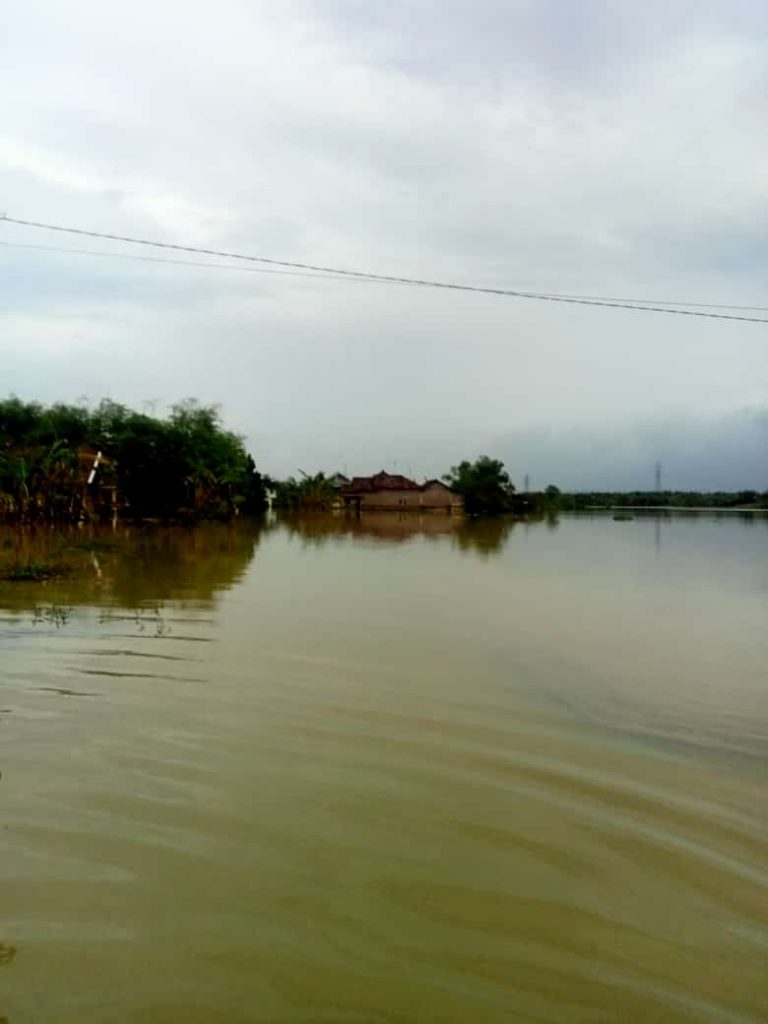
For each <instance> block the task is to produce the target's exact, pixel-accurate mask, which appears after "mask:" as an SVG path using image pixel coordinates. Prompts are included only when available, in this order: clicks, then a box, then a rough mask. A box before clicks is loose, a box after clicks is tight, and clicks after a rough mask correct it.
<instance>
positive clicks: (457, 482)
mask: <svg viewBox="0 0 768 1024" xmlns="http://www.w3.org/2000/svg"><path fill="white" fill-rule="evenodd" d="M443 479H444V480H445V482H446V483H447V484H448V486H449V487H450V488H451V490H452V491H455V492H456V494H459V495H460V496H461V497H462V498H463V499H464V509H465V511H466V512H467V513H468V514H469V515H497V514H499V513H501V512H510V511H512V509H513V499H514V493H515V486H514V484H513V483H512V481H511V480H510V478H509V474H508V473H507V471H506V470H505V468H504V463H503V462H501V461H500V460H499V459H492V458H490V457H489V456H488V455H481V456H480V457H479V458H478V459H476V460H475V462H468V461H466V460H465V461H464V462H460V463H459V464H458V466H452V467H451V471H450V473H446V474H445V476H444V477H443Z"/></svg>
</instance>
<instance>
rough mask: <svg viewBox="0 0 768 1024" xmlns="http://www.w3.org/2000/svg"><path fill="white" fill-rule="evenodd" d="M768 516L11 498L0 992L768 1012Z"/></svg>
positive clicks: (496, 1014)
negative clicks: (47, 513)
mask: <svg viewBox="0 0 768 1024" xmlns="http://www.w3.org/2000/svg"><path fill="white" fill-rule="evenodd" d="M766 550H768V517H765V516H760V515H759V514H755V515H752V516H738V515H730V516H728V517H726V516H722V517H716V516H713V515H708V514H701V515H694V514H689V515H686V516H684V517H678V516H675V515H673V514H667V515H665V516H664V517H663V518H658V517H655V516H651V515H643V514H638V515H637V516H635V518H634V519H632V520H628V521H626V522H620V523H616V522H614V521H613V519H612V517H611V515H610V513H608V514H605V515H595V516H589V517H572V516H561V517H559V518H556V517H554V516H550V517H549V518H547V517H544V518H542V519H540V520H538V521H536V522H526V521H521V520H514V519H508V518H500V519H496V520H489V521H483V520H473V519H464V518H461V517H457V516H447V515H436V514H433V515H427V514H425V515H402V516H401V515H397V514H393V513H381V514H375V513H371V514H366V515H363V516H361V517H359V518H357V517H354V516H348V517H345V516H336V517H333V516H327V517H315V518H299V517H294V518H287V519H283V520H274V521H270V522H269V523H266V524H264V525H258V524H249V523H247V522H245V521H242V522H238V523H235V524H232V525H224V524H213V523H211V524H206V525H203V526H200V527H197V528H195V529H184V528H180V527H162V526H154V527H141V528H139V527H136V526H127V525H119V526H118V527H117V528H116V529H114V530H112V529H104V528H97V527H85V528H83V529H80V530H71V531H62V530H54V529H51V528H37V529H31V528H30V529H26V530H17V531H5V532H0V577H2V578H0V645H1V646H0V659H1V663H2V671H1V672H0V738H2V746H0V772H1V773H2V776H1V777H0V805H1V806H2V821H1V824H2V830H0V844H2V864H3V871H2V881H0V1019H5V1020H7V1021H8V1024H32V1022H35V1024H39V1022H56V1024H75V1022H77V1024H83V1022H93V1024H97V1022H98V1024H110V1022H114V1024H118V1022H122V1021H126V1020H131V1021H145V1022H152V1024H155V1022H163V1024H182V1022H183V1024H196V1022H203V1021H212V1020H226V1021H228V1022H233V1024H239V1022H246V1021H248V1022H250V1021H261V1020H263V1021H342V1020H343V1021H382V1022H383V1021H402V1022H406V1021H414V1020H425V1021H488V1022H506V1021H510V1020H515V1021H516V1020H520V1021H528V1020H531V1021H533V1020H541V1021H555V1022H560V1021H563V1022H565V1021H573V1020H642V1021H645V1020H648V1021H650V1020H654V1021H657V1020H658V1021H665V1022H666V1021H670V1022H675V1021H680V1022H683V1021H692V1020H696V1021H713V1022H720V1021H732V1022H739V1024H741V1022H753V1021H754V1022H757V1021H759V1020H761V1019H763V1015H764V1008H765V1006H766V1004H767V1002H768V986H767V985H766V975H765V953H766V944H767V943H768V913H766V909H765V908H766V906H767V905H768V902H767V901H766V898H765V897H766V892H765V885H766V871H765V865H766V860H767V858H766V854H767V853H768V829H767V828H766V824H765V815H764V813H763V806H764V801H763V794H762V788H763V785H764V778H765V759H766V753H767V752H768V727H767V725H766V723H768V700H767V699H766V689H765V656H766V650H767V649H766V645H765V640H764V630H765V621H766V611H767V610H768V562H767V561H766V557H765V554H766ZM25 566H27V567H46V566H47V567H50V566H62V567H64V569H63V570H62V571H61V572H56V573H45V572H42V570H41V572H40V573H38V574H37V575H35V572H34V571H33V570H32V569H30V571H29V573H28V574H27V576H26V577H24V574H23V572H22V571H21V569H22V568H23V567H25ZM3 1015H5V1016H4V1017H3Z"/></svg>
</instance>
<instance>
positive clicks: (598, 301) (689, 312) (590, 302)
mask: <svg viewBox="0 0 768 1024" xmlns="http://www.w3.org/2000/svg"><path fill="white" fill-rule="evenodd" d="M0 221H6V222H7V223H9V224H18V225H20V226H21V227H29V228H40V229H42V230H44V231H60V232H64V233H65V234H71V235H81V236H85V237H87V238H104V239H108V240H109V241H112V242H127V243H129V244H130V245H146V246H151V247H153V248H157V249H169V250H172V251H174V252H191V253H200V254H202V255H205V256H219V257H223V258H224V259H233V260H244V261H246V262H249V263H264V264H268V265H270V266H274V267H287V268H290V269H292V270H308V271H314V272H316V273H319V274H327V275H334V276H336V277H345V278H355V279H358V280H366V281H382V282H386V283H388V284H408V285H419V286H420V287H423V288H440V289H445V290H449V291H460V292H475V293H480V294H484V295H504V296H508V297H510V298H517V299H535V300H538V301H543V302H563V303H567V304H569V305H577V306H602V307H605V308H609V309H635V310H639V311H640V312H645V313H670V314H675V315H677V316H695V317H706V318H707V319H711V320H740V321H744V322H748V323H760V324H765V323H768V318H765V317H752V316H739V315H736V314H732V313H708V312H705V311H704V310H703V309H680V308H678V307H671V306H664V305H659V304H656V305H643V304H640V303H639V302H624V301H617V300H613V299H608V298H577V297H575V296H568V295H555V294H551V293H546V292H529V291H518V290H513V289H510V288H488V287H482V286H480V285H470V284H456V283H453V282H447V281H432V280H428V279H423V278H414V277H399V276H395V275H392V274H376V273H370V272H368V271H362V270H346V269H341V268H339V267H326V266H322V265H319V264H312V263H300V262H298V261H295V260H278V259H274V258H271V257H267V256H250V255H245V254H243V253H236V252H226V251H222V250H218V249H206V248H203V247H202V246H195V245H176V244H173V243H171V242H156V241H153V240H151V239H147V238H132V237H130V236H127V235H113V234H108V233H107V232H104V231H88V230H86V229H85V228H70V227H63V226H62V225H60V224H46V223H43V222H40V221H32V220H20V219H17V218H16V217H8V216H6V215H5V214H3V215H0Z"/></svg>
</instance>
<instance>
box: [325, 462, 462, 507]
mask: <svg viewBox="0 0 768 1024" xmlns="http://www.w3.org/2000/svg"><path fill="white" fill-rule="evenodd" d="M340 494H341V498H342V500H343V502H344V507H345V508H347V509H352V510H354V511H357V512H362V511H366V510H368V511H373V510H376V511H392V512H409V511H410V512H462V511H463V509H464V502H463V499H462V498H461V497H460V496H459V495H458V494H456V493H455V492H454V491H452V490H451V489H450V487H446V485H445V484H444V483H442V481H440V480H427V482H426V483H423V484H417V483H416V481H415V480H409V479H408V477H407V476H401V475H400V474H399V473H385V472H384V470H382V471H381V472H380V473H376V474H374V476H356V477H354V478H353V479H352V480H350V481H349V482H348V483H346V484H344V485H343V486H342V487H341V488H340Z"/></svg>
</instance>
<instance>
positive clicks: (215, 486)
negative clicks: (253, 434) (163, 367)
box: [0, 397, 266, 523]
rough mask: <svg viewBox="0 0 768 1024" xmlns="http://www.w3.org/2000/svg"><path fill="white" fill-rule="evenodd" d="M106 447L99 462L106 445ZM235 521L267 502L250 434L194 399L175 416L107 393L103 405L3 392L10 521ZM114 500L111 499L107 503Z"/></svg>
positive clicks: (0, 442) (1, 427)
mask: <svg viewBox="0 0 768 1024" xmlns="http://www.w3.org/2000/svg"><path fill="white" fill-rule="evenodd" d="M99 452H100V453H101V458H100V459H98V460H97V458H96V453H99ZM105 492H106V493H108V494H109V493H112V494H114V500H113V501H112V502H111V505H114V508H113V509H112V511H113V512H115V513H116V514H119V515H120V516H122V517H127V518H131V519H135V520H139V521H140V520H142V519H150V518H156V519H163V520H169V519H177V520H178V519H181V520H190V521H194V520H197V519H230V518H232V517H233V516H235V515H238V514H240V513H258V512H262V511H263V510H264V508H265V507H266V491H265V485H264V481H263V479H262V477H261V475H260V474H259V473H258V471H257V469H256V466H255V464H254V461H253V459H252V458H251V456H250V455H249V454H248V452H247V450H246V448H245V445H244V442H243V439H242V438H241V437H239V436H238V435H236V434H234V433H232V432H231V431H229V430H226V429H225V428H224V427H223V425H222V423H221V420H220V417H219V414H218V411H217V410H216V409H215V408H213V407H210V406H203V405H200V404H198V403H197V402H195V401H192V400H189V401H186V402H182V403H180V404H178V405H175V406H173V408H172V410H171V413H170V414H169V415H168V416H167V417H157V416H150V415H147V414H146V413H140V412H136V411H135V410H133V409H129V408H127V407H126V406H124V405H120V404H119V403H116V402H112V401H109V400H104V401H102V402H101V403H99V405H97V406H96V407H95V408H88V407H86V406H82V405H68V404H65V403H56V404H53V405H50V406H45V405H42V404H40V403H37V402H23V401H21V400H20V399H19V398H16V397H11V398H7V399H4V400H0V520H5V521H9V522H30V523H34V522H77V521H83V520H86V519H89V518H94V517H95V515H97V514H99V512H100V513H101V514H104V511H105V501H104V500H102V501H101V504H99V502H98V501H96V500H95V495H97V494H100V495H101V496H102V498H103V497H104V494H105ZM106 504H107V505H110V502H107V503H106Z"/></svg>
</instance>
